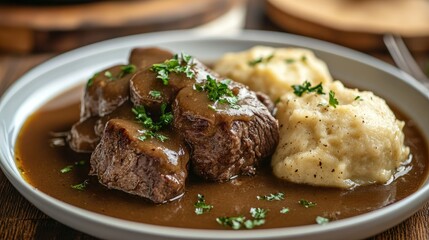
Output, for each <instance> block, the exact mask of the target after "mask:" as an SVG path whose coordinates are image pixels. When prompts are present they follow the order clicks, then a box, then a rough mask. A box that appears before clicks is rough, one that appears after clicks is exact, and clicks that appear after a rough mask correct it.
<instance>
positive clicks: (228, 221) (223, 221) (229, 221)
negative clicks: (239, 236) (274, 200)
mask: <svg viewBox="0 0 429 240" xmlns="http://www.w3.org/2000/svg"><path fill="white" fill-rule="evenodd" d="M245 220H246V218H245V217H243V216H238V217H218V218H216V222H217V223H219V224H220V225H223V226H225V227H231V228H232V229H235V230H237V229H240V228H241V226H242V225H243V224H244V221H245ZM249 227H250V225H249Z"/></svg>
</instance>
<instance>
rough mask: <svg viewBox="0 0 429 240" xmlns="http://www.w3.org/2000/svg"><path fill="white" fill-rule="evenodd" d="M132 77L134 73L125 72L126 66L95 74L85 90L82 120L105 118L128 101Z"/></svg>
mask: <svg viewBox="0 0 429 240" xmlns="http://www.w3.org/2000/svg"><path fill="white" fill-rule="evenodd" d="M132 76H133V74H132V73H126V72H124V65H119V66H114V67H111V68H108V69H106V70H105V71H101V72H99V73H97V74H95V75H94V76H93V77H92V78H91V79H90V80H89V82H88V84H87V86H86V88H85V94H84V97H83V101H82V104H81V119H82V118H87V117H91V116H101V117H102V116H105V115H106V114H109V113H111V112H113V111H114V110H115V109H116V108H117V107H118V106H120V105H121V104H122V103H124V102H125V101H127V100H128V99H129V86H130V83H129V81H130V78H131V77H132Z"/></svg>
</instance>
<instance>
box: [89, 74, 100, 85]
mask: <svg viewBox="0 0 429 240" xmlns="http://www.w3.org/2000/svg"><path fill="white" fill-rule="evenodd" d="M99 74H100V73H95V74H94V75H93V76H92V77H91V78H90V79H89V80H88V82H87V83H86V87H87V88H89V87H91V86H92V85H93V84H94V80H95V78H96V77H97V76H98V75H99Z"/></svg>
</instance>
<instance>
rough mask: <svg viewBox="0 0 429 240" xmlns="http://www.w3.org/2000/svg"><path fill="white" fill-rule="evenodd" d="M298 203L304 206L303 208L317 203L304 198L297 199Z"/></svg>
mask: <svg viewBox="0 0 429 240" xmlns="http://www.w3.org/2000/svg"><path fill="white" fill-rule="evenodd" d="M298 203H299V204H301V205H302V206H304V207H305V208H310V207H315V206H316V205H317V203H314V202H310V201H307V200H305V199H301V200H299V201H298Z"/></svg>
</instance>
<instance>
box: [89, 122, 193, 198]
mask: <svg viewBox="0 0 429 240" xmlns="http://www.w3.org/2000/svg"><path fill="white" fill-rule="evenodd" d="M142 130H144V129H143V128H142V126H141V124H139V123H137V122H134V121H129V120H121V119H112V120H110V121H108V122H107V124H106V128H105V130H104V133H103V137H102V138H101V141H100V144H99V145H98V146H97V147H96V149H95V151H94V152H93V153H92V156H91V171H90V175H95V176H97V177H98V180H99V182H100V183H101V184H103V185H105V186H106V187H108V188H111V189H118V190H122V191H124V192H127V193H130V194H135V195H138V196H141V197H145V198H148V199H150V200H151V201H153V202H154V203H162V202H165V201H168V200H170V199H174V198H175V197H178V196H180V195H182V194H183V193H184V191H185V180H186V177H187V175H188V170H187V164H188V160H189V154H188V150H187V148H186V146H185V144H184V141H183V139H181V137H180V135H179V134H175V133H173V132H172V131H161V132H160V134H163V135H165V136H166V137H168V140H166V141H164V142H161V141H160V140H157V139H156V138H153V139H150V138H148V139H146V140H144V141H141V140H139V139H138V138H139V136H141V135H142V133H141V131H142Z"/></svg>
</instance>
